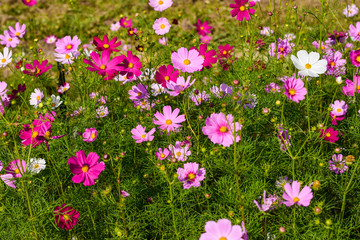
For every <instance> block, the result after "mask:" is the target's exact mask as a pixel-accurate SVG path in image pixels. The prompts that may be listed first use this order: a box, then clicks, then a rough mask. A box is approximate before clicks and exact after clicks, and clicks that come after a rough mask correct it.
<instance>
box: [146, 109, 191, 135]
mask: <svg viewBox="0 0 360 240" xmlns="http://www.w3.org/2000/svg"><path fill="white" fill-rule="evenodd" d="M163 112H164V114H162V113H160V112H159V111H156V113H155V114H154V117H155V118H156V120H155V119H154V120H153V122H154V124H156V125H159V128H160V129H161V130H166V131H167V132H173V131H175V130H176V129H177V128H179V127H181V126H182V125H181V124H179V123H182V122H185V120H186V119H185V115H179V112H180V109H178V108H175V109H174V111H172V110H171V106H164V108H163ZM178 115H179V116H178Z"/></svg>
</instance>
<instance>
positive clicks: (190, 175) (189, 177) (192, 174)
mask: <svg viewBox="0 0 360 240" xmlns="http://www.w3.org/2000/svg"><path fill="white" fill-rule="evenodd" d="M187 177H188V179H189V180H193V179H195V177H196V175H195V174H194V173H189V175H188V176H187Z"/></svg>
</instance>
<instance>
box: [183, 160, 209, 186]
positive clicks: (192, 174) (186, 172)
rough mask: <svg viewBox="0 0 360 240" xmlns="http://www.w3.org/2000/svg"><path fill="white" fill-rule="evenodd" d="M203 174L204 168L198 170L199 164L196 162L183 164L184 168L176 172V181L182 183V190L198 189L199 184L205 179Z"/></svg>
mask: <svg viewBox="0 0 360 240" xmlns="http://www.w3.org/2000/svg"><path fill="white" fill-rule="evenodd" d="M205 173H206V172H205V168H200V169H199V164H197V163H196V162H193V163H185V164H184V168H178V170H177V174H178V179H179V181H180V182H182V183H183V188H184V189H189V188H191V187H200V185H201V183H200V182H201V181H202V180H204V179H205Z"/></svg>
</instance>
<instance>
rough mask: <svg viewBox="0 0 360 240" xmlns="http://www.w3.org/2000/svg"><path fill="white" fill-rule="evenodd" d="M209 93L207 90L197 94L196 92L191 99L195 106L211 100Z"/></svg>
mask: <svg viewBox="0 0 360 240" xmlns="http://www.w3.org/2000/svg"><path fill="white" fill-rule="evenodd" d="M209 97H210V96H209V94H207V93H206V91H202V92H198V93H197V94H196V93H195V92H194V93H193V94H192V95H191V96H190V99H191V101H193V102H194V103H195V106H198V105H200V104H201V103H203V102H207V101H209Z"/></svg>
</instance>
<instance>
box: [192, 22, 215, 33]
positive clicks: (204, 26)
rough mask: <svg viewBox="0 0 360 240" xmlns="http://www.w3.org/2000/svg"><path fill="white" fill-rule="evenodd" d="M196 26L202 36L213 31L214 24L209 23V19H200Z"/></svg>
mask: <svg viewBox="0 0 360 240" xmlns="http://www.w3.org/2000/svg"><path fill="white" fill-rule="evenodd" d="M194 26H195V27H196V31H197V32H198V34H199V35H201V36H206V35H207V34H209V33H211V31H210V29H212V26H210V25H209V22H208V21H205V22H203V23H202V22H201V21H200V19H198V20H197V23H195V24H194Z"/></svg>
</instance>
